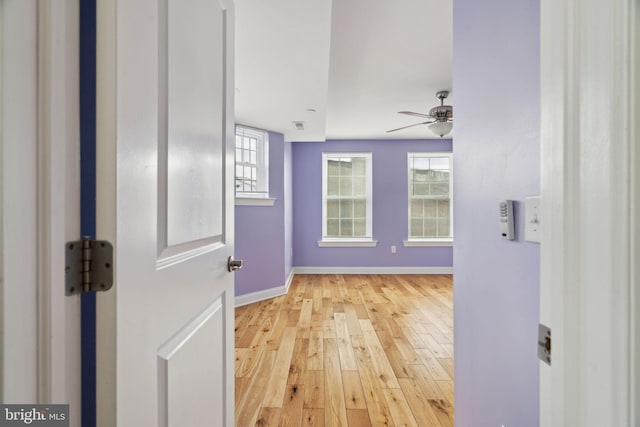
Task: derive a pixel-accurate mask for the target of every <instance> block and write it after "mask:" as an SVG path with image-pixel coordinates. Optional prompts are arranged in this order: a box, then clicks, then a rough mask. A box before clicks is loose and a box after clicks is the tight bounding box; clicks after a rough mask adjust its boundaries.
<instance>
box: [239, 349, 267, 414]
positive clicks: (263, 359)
mask: <svg viewBox="0 0 640 427" xmlns="http://www.w3.org/2000/svg"><path fill="white" fill-rule="evenodd" d="M275 359H276V352H275V351H264V352H262V354H261V355H260V360H259V363H258V368H257V369H256V373H255V375H253V376H252V377H251V379H250V381H249V382H248V383H247V386H246V390H247V393H245V394H244V396H242V398H241V399H240V402H238V403H236V425H237V426H252V425H255V423H256V419H257V418H258V413H259V412H260V408H261V404H262V398H263V397H264V395H265V390H266V388H267V385H268V383H269V378H270V377H271V375H270V374H271V367H272V366H273V361H274V360H275Z"/></svg>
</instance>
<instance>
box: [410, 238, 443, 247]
mask: <svg viewBox="0 0 640 427" xmlns="http://www.w3.org/2000/svg"><path fill="white" fill-rule="evenodd" d="M402 244H403V245H404V246H406V247H429V246H432V247H435V246H453V239H428V240H426V239H425V240H404V241H403V242H402Z"/></svg>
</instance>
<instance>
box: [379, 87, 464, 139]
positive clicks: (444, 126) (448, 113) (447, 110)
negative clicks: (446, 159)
mask: <svg viewBox="0 0 640 427" xmlns="http://www.w3.org/2000/svg"><path fill="white" fill-rule="evenodd" d="M448 96H449V91H448V90H441V91H439V92H437V93H436V98H438V99H439V100H440V105H438V106H437V107H433V108H432V109H431V110H429V114H423V113H416V112H413V111H398V114H406V115H408V116H417V117H424V118H427V119H431V121H426V122H421V123H416V124H413V125H409V126H403V127H401V128H397V129H391V130H388V131H387V133H388V132H395V131H398V130H402V129H406V128H410V127H414V126H419V125H429V130H431V132H433V133H434V134H436V135H438V136H439V137H440V138H442V137H444V136H445V135H447V134H449V133H450V132H451V129H452V128H453V107H452V106H451V105H444V100H445V99H447V97H448Z"/></svg>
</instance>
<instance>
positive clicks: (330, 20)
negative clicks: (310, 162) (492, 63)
mask: <svg viewBox="0 0 640 427" xmlns="http://www.w3.org/2000/svg"><path fill="white" fill-rule="evenodd" d="M235 22H236V29H235V34H236V40H235V42H236V52H235V54H236V60H235V70H236V71H235V87H236V94H235V95H236V98H235V104H236V106H235V110H236V111H235V113H236V122H237V123H240V124H244V125H249V126H254V127H257V128H261V129H268V130H272V131H276V132H281V133H283V134H284V135H285V139H286V140H289V141H322V140H325V139H365V138H366V139H390V138H393V139H413V138H436V136H435V135H433V134H432V133H431V132H430V131H429V130H428V128H427V126H425V125H423V126H416V127H414V128H409V129H406V130H402V131H398V132H393V133H386V130H389V129H393V128H398V127H401V126H406V125H410V124H413V123H418V122H420V121H424V120H421V119H420V118H419V117H411V116H406V115H400V114H397V112H398V111H401V110H410V111H416V112H421V113H427V112H428V111H429V109H430V108H431V107H433V106H435V105H438V103H439V101H438V100H437V99H436V98H435V93H436V92H437V91H439V90H443V89H447V90H451V73H452V70H451V67H452V66H451V62H452V1H451V0H394V1H389V0H336V1H335V2H332V1H331V0H236V19H235ZM446 103H447V104H453V94H451V95H450V97H449V99H447V102H446ZM310 110H315V111H310ZM294 121H302V122H304V127H305V129H304V130H303V131H299V130H296V129H295V127H294V125H293V123H292V122H294Z"/></svg>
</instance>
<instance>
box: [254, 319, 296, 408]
mask: <svg viewBox="0 0 640 427" xmlns="http://www.w3.org/2000/svg"><path fill="white" fill-rule="evenodd" d="M296 332H297V329H296V328H294V327H291V326H289V327H287V328H286V329H285V331H284V333H283V334H282V342H281V343H280V348H279V349H278V353H277V355H276V360H275V362H274V364H273V369H272V373H271V379H270V380H269V386H268V387H267V389H266V391H265V396H264V402H263V403H262V406H268V407H275V408H279V407H282V399H283V398H284V393H285V389H286V385H287V378H288V377H289V367H290V366H291V355H292V354H293V347H294V345H295V342H296Z"/></svg>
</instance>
